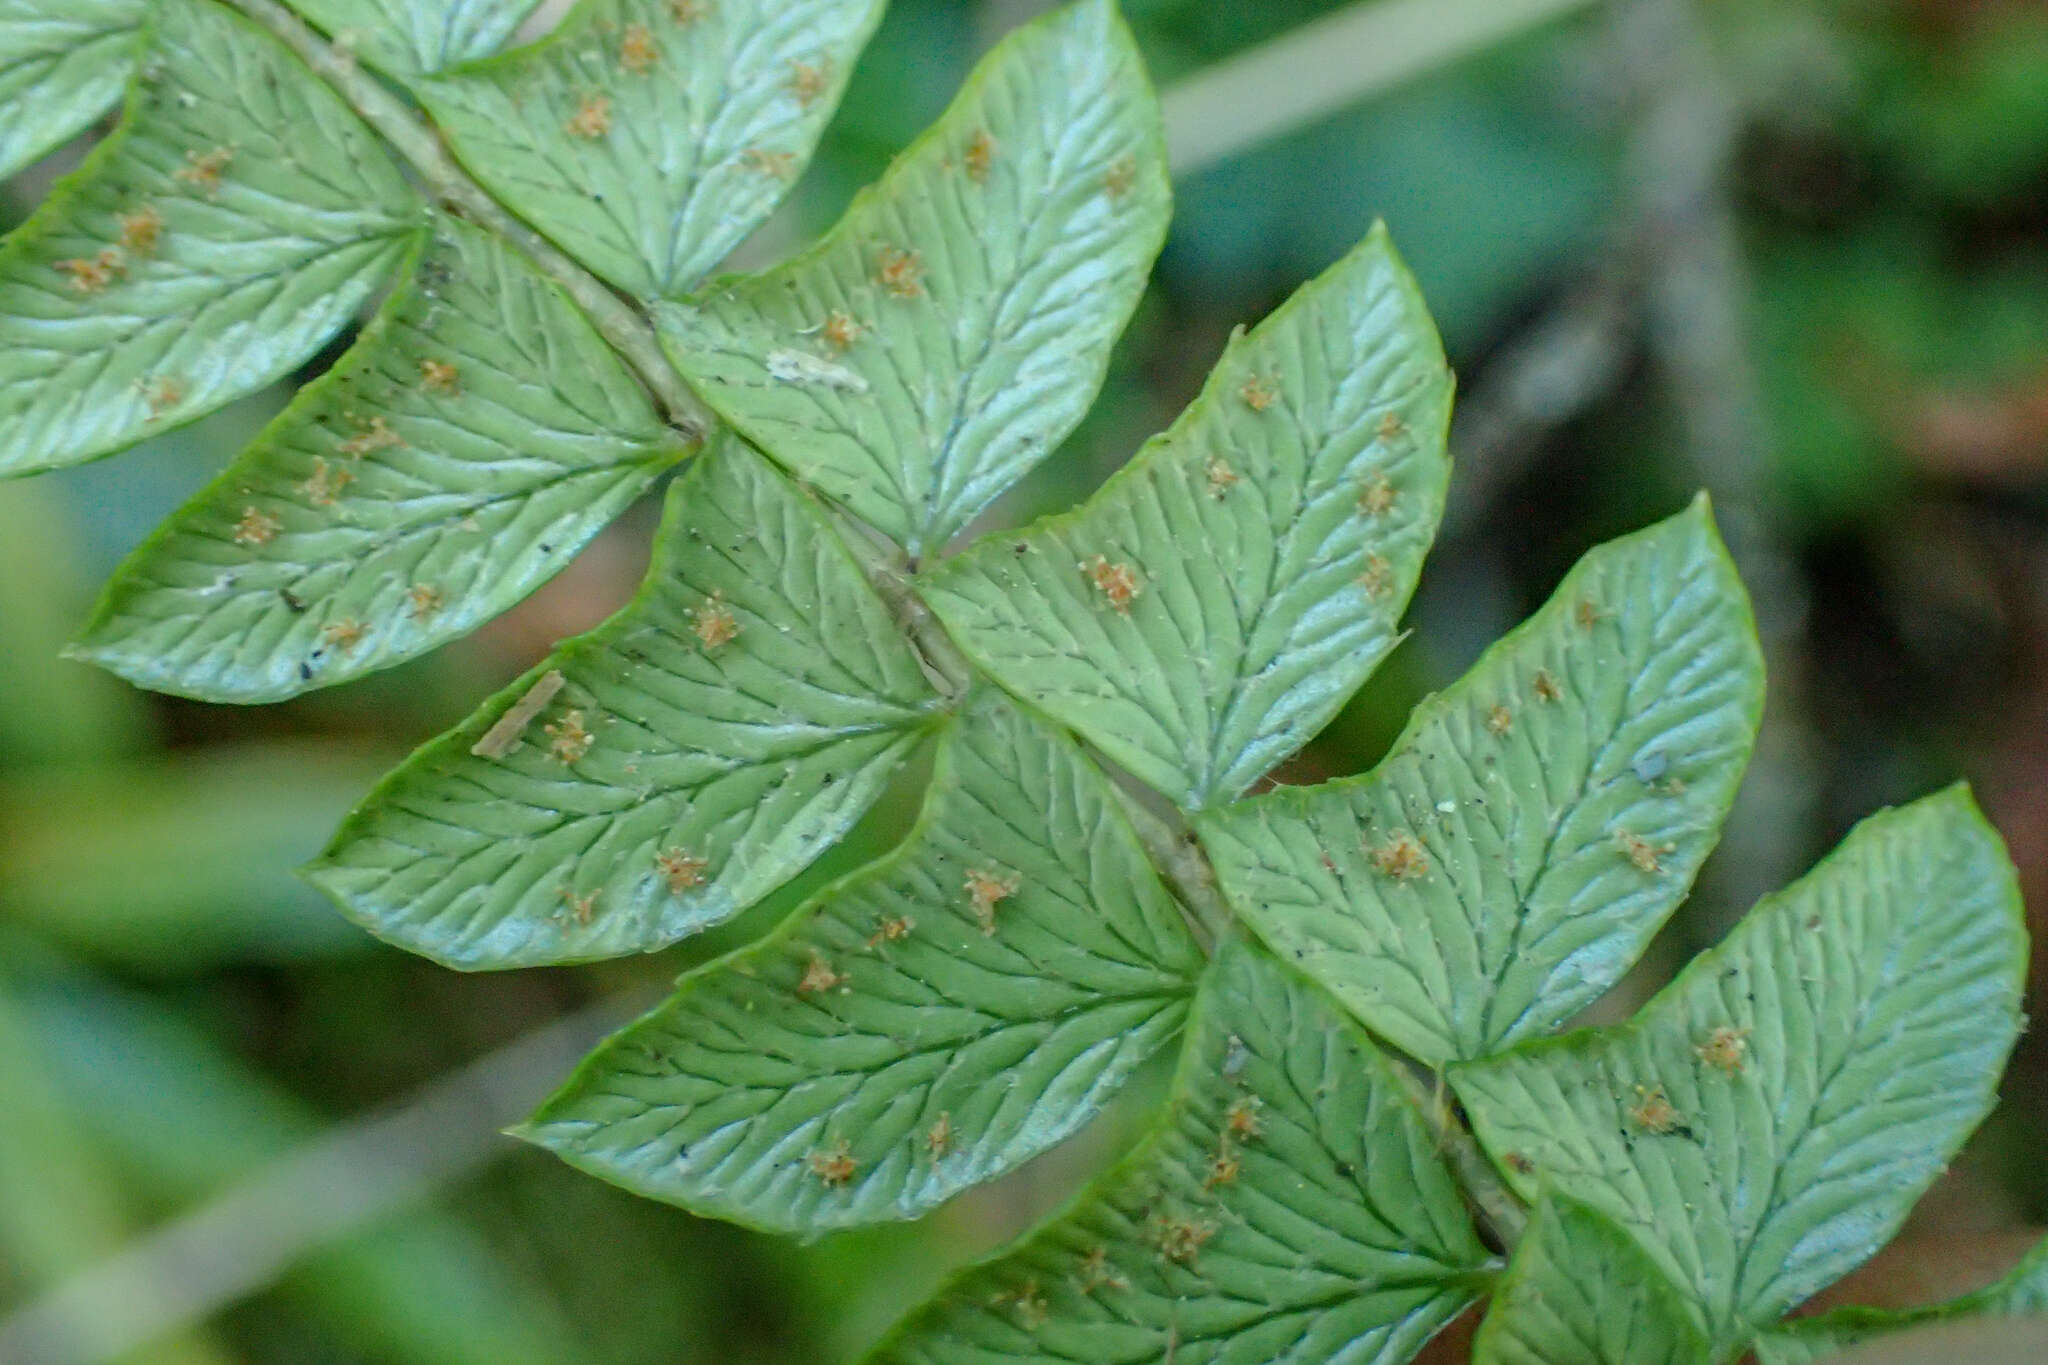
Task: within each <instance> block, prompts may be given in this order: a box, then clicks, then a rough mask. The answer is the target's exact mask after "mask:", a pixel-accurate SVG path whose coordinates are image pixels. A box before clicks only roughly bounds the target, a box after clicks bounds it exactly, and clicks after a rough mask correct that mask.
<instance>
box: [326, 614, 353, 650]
mask: <svg viewBox="0 0 2048 1365" xmlns="http://www.w3.org/2000/svg"><path fill="white" fill-rule="evenodd" d="M363 634H364V627H363V623H362V622H361V621H358V620H356V619H355V617H353V616H344V617H342V618H341V619H340V620H339V621H332V622H329V623H328V624H327V625H325V626H323V627H322V628H321V630H320V638H321V640H322V641H324V642H325V643H326V644H327V645H328V647H329V648H331V649H338V650H341V651H342V652H344V653H346V652H347V651H349V650H351V649H354V648H355V647H356V646H357V645H359V644H361V643H362V642H363Z"/></svg>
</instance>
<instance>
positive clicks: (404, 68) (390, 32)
mask: <svg viewBox="0 0 2048 1365" xmlns="http://www.w3.org/2000/svg"><path fill="white" fill-rule="evenodd" d="M537 2H538V0H288V3H290V5H291V7H292V8H293V9H295V10H297V11H298V12H299V13H301V14H303V15H305V16H306V18H308V19H310V20H312V21H313V22H314V23H315V24H318V25H319V26H320V27H321V28H323V29H325V30H326V31H327V32H328V33H329V34H331V35H333V37H334V40H335V41H336V43H338V44H339V45H340V46H342V47H343V48H345V49H346V50H348V51H350V52H354V53H358V54H360V55H361V56H362V57H363V58H364V59H365V60H367V61H369V62H370V63H372V64H373V65H375V66H378V67H381V68H382V69H384V70H385V71H388V72H390V73H391V74H392V75H394V76H399V77H406V76H417V75H421V74H425V73H431V72H435V71H439V70H441V69H442V68H443V67H448V66H454V65H456V64H457V63H460V62H466V61H470V60H473V59H474V58H478V57H488V56H489V55H490V54H491V53H493V52H496V51H497V50H498V49H499V48H500V47H502V46H504V44H505V41H506V40H507V39H508V38H510V37H511V36H512V31H513V30H514V29H516V28H518V27H519V24H520V22H521V21H522V20H524V19H525V18H526V16H527V15H528V14H531V13H532V12H533V8H534V5H535V4H536V3H537Z"/></svg>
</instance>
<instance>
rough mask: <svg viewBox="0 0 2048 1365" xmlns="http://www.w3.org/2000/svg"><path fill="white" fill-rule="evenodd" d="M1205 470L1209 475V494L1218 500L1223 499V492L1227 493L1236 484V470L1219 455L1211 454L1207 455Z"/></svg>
mask: <svg viewBox="0 0 2048 1365" xmlns="http://www.w3.org/2000/svg"><path fill="white" fill-rule="evenodd" d="M1206 472H1207V474H1208V476H1209V496H1210V497H1212V498H1215V499H1216V500H1217V501H1218V502H1221V501H1222V500H1223V495H1224V494H1225V493H1228V492H1229V491H1230V490H1231V489H1232V488H1235V487H1236V486H1237V482H1238V479H1237V471H1236V470H1234V469H1232V468H1231V467H1230V466H1229V465H1228V464H1226V463H1225V462H1224V459H1223V457H1222V456H1221V455H1211V456H1210V457H1209V465H1208V469H1207V470H1206Z"/></svg>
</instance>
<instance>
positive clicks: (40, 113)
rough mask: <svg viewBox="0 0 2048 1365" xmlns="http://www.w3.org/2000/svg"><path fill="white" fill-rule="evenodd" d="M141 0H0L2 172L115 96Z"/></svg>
mask: <svg viewBox="0 0 2048 1365" xmlns="http://www.w3.org/2000/svg"><path fill="white" fill-rule="evenodd" d="M148 10H149V5H148V3H147V0H0V177H4V176H9V175H12V174H14V173H15V172H16V171H18V170H20V169H21V168H22V167H23V166H26V165H27V164H28V163H29V162H31V161H34V160H35V159H36V158H37V157H39V156H41V155H42V154H43V153H44V152H47V151H49V150H50V149H51V148H52V147H55V146H56V145H57V144H58V143H60V142H62V141H64V139H66V138H68V137H70V136H72V135H73V134H74V133H78V132H81V131H83V130H84V128H85V126H86V125H87V124H89V123H91V122H92V121H93V120H94V119H96V118H98V117H99V116H100V115H101V114H104V113H105V112H107V110H109V109H111V108H113V107H114V105H116V104H118V103H119V102H120V99H121V91H122V90H123V89H124V88H126V86H127V84H128V78H129V76H130V75H131V74H133V72H134V70H135V61H136V58H137V57H138V56H139V55H140V54H141V51H142V43H143V33H142V28H143V21H144V19H145V18H146V17H147V14H148Z"/></svg>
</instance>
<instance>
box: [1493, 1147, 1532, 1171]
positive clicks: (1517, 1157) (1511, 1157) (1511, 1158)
mask: <svg viewBox="0 0 2048 1365" xmlns="http://www.w3.org/2000/svg"><path fill="white" fill-rule="evenodd" d="M1501 1159H1502V1160H1503V1161H1505V1162H1507V1163H1508V1169H1509V1170H1511V1171H1513V1172H1514V1173H1515V1174H1516V1175H1528V1174H1530V1173H1531V1172H1532V1171H1534V1170H1535V1169H1536V1163H1535V1162H1533V1161H1531V1160H1530V1159H1529V1158H1528V1157H1526V1156H1524V1155H1522V1154H1521V1153H1520V1152H1509V1153H1508V1154H1507V1155H1506V1156H1504V1157H1502V1158H1501Z"/></svg>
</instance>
